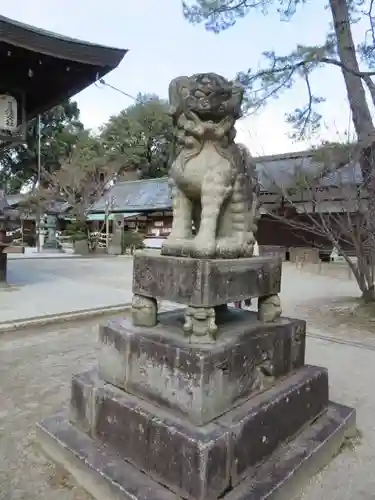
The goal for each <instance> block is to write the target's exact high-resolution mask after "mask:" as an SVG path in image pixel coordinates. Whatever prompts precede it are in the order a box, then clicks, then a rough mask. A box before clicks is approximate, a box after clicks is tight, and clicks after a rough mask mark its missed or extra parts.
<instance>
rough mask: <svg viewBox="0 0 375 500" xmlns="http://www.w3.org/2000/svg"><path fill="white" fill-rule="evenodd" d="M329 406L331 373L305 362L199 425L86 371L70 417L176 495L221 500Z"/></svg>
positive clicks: (75, 387) (77, 386) (75, 390)
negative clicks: (283, 377) (255, 393)
mask: <svg viewBox="0 0 375 500" xmlns="http://www.w3.org/2000/svg"><path fill="white" fill-rule="evenodd" d="M327 406H328V376H327V371H326V370H325V369H323V368H317V367H313V366H306V367H304V368H301V369H300V370H298V371H297V372H296V373H294V374H293V375H290V376H289V377H287V378H285V379H284V380H282V381H280V382H279V383H278V384H277V386H275V387H273V388H272V389H269V390H267V391H264V392H263V393H261V394H259V395H257V396H254V397H252V398H251V399H249V400H246V401H244V402H242V403H241V404H240V405H239V406H237V407H235V408H234V409H233V410H231V411H229V412H227V413H226V414H225V415H223V416H221V417H219V418H217V419H215V420H214V421H213V422H211V423H210V424H207V425H205V426H203V427H196V426H193V425H191V424H190V423H189V422H187V421H186V420H182V419H179V418H175V417H173V416H172V415H171V414H170V413H168V412H165V411H163V410H161V409H160V408H159V407H156V406H154V405H152V404H150V403H148V402H147V401H143V400H141V399H139V398H136V397H134V396H131V395H130V394H128V393H126V392H125V391H122V390H120V389H117V388H115V387H114V386H112V385H110V384H105V383H101V382H100V381H99V380H98V379H97V376H96V374H95V372H86V373H85V374H83V375H79V376H76V377H75V378H74V379H73V383H72V400H71V419H72V421H73V422H75V423H76V425H77V426H78V427H80V428H81V429H82V430H84V431H86V432H87V433H88V434H89V435H91V436H92V437H93V438H95V439H98V440H100V441H101V442H102V443H104V444H106V445H109V446H110V447H111V449H113V450H115V451H117V452H118V453H119V455H121V456H122V458H123V459H124V460H127V461H129V462H131V463H132V464H133V465H134V466H136V467H138V468H139V469H141V470H143V471H145V472H146V473H147V474H149V475H150V476H151V477H153V479H154V480H156V481H158V482H160V483H161V484H164V485H165V486H166V487H168V488H169V489H171V490H172V491H174V492H175V493H176V494H179V495H181V496H182V497H184V498H187V499H189V500H216V499H217V498H218V497H219V496H220V495H222V494H224V493H225V491H226V490H227V489H228V488H229V487H230V486H231V485H232V486H235V485H237V484H239V483H240V482H241V481H242V479H244V478H245V477H247V476H249V475H251V474H253V472H254V467H255V466H256V465H257V464H259V463H260V462H262V461H263V460H264V459H265V458H267V457H268V456H269V455H270V454H271V453H273V452H274V451H275V450H276V449H277V448H278V447H279V446H280V445H281V444H282V443H284V442H286V441H288V440H289V439H290V438H291V437H293V436H295V435H296V434H297V433H298V432H299V431H300V430H301V428H303V427H304V426H305V425H307V424H309V423H310V422H312V421H313V420H314V419H316V418H317V417H319V416H320V415H321V414H322V413H324V412H325V411H326V409H327Z"/></svg>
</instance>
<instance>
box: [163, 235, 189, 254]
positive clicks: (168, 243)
mask: <svg viewBox="0 0 375 500" xmlns="http://www.w3.org/2000/svg"><path fill="white" fill-rule="evenodd" d="M192 247H193V240H191V239H186V238H173V237H172V238H171V237H169V238H167V239H166V240H165V242H164V243H163V246H162V247H161V254H162V255H170V256H174V257H184V256H185V257H188V256H189V255H190V253H191V250H192Z"/></svg>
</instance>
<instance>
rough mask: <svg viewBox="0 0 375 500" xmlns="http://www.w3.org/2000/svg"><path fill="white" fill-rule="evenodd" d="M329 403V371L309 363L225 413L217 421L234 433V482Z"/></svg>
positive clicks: (232, 475) (322, 410)
mask: <svg viewBox="0 0 375 500" xmlns="http://www.w3.org/2000/svg"><path fill="white" fill-rule="evenodd" d="M327 406H328V373H327V371H326V370H325V369H323V368H315V367H311V366H306V367H305V368H303V369H301V370H298V371H297V372H296V373H295V374H294V375H292V376H290V377H288V378H287V379H285V380H284V381H283V382H280V383H278V384H277V385H276V386H274V387H272V388H271V389H269V390H268V391H266V392H263V393H262V394H259V395H257V396H255V397H253V398H251V399H249V400H248V401H247V402H246V403H244V404H243V405H241V406H239V407H238V408H236V409H234V410H232V411H230V412H228V413H226V414H225V415H223V416H222V417H220V418H219V419H217V420H216V421H215V423H217V424H219V425H222V426H223V427H224V428H226V427H227V428H230V429H231V433H232V453H233V455H232V462H231V464H232V471H231V472H232V474H231V478H232V485H233V486H235V485H237V484H238V483H239V482H240V481H241V480H242V479H244V478H245V477H246V476H248V475H251V473H252V472H254V471H252V469H253V468H254V466H255V465H257V464H258V463H259V462H261V461H262V460H263V459H264V458H265V457H268V456H269V455H271V453H272V452H273V451H274V450H276V449H277V448H278V446H279V445H280V444H281V443H282V442H284V441H285V439H287V438H289V437H291V436H294V435H295V434H296V432H298V430H300V429H301V428H302V427H303V426H304V425H306V424H308V423H310V422H311V421H312V420H313V419H315V418H316V417H317V416H318V415H321V414H322V413H323V412H324V411H325V410H326V408H327Z"/></svg>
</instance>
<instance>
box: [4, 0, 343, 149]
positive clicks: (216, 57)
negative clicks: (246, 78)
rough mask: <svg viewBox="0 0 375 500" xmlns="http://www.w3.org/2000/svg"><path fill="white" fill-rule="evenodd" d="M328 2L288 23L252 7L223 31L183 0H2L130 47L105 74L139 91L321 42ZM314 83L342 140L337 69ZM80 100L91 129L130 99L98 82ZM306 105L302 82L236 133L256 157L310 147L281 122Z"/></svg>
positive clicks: (16, 11) (329, 132) (28, 17)
mask: <svg viewBox="0 0 375 500" xmlns="http://www.w3.org/2000/svg"><path fill="white" fill-rule="evenodd" d="M324 4H325V1H324V0H314V1H310V2H307V5H305V6H303V7H302V8H301V9H299V11H298V12H297V14H296V15H295V17H294V19H293V21H292V22H289V23H286V22H282V21H280V18H279V16H278V15H277V13H275V12H270V13H269V14H268V15H267V16H263V15H262V14H261V13H255V12H253V13H251V15H248V16H247V17H245V18H244V19H241V20H239V21H238V23H237V24H236V25H235V26H234V27H233V28H231V29H229V30H227V31H225V32H223V33H221V34H219V35H215V34H213V33H209V32H206V31H205V29H204V27H203V26H192V25H190V24H189V23H188V22H187V21H186V20H185V19H184V18H183V16H182V10H181V2H180V0H105V1H104V2H103V1H99V0H86V1H83V0H81V1H79V0H64V2H61V1H57V0H33V1H32V2H30V0H17V1H15V2H3V4H2V6H1V14H2V15H4V16H7V17H10V18H13V19H16V20H18V21H20V22H25V23H28V24H32V25H34V26H37V27H40V28H44V29H47V30H50V31H55V32H57V33H61V34H64V35H67V36H71V37H75V38H80V39H83V40H87V41H90V42H94V43H98V44H104V45H109V46H114V47H119V48H126V49H129V52H128V53H127V55H126V56H125V57H124V59H123V61H122V63H121V64H120V66H119V67H118V68H117V69H116V70H114V71H113V72H112V73H110V74H108V75H107V76H106V77H105V80H106V81H107V82H108V83H109V84H111V85H114V86H115V87H117V88H119V89H121V90H123V91H124V92H127V93H128V94H130V95H133V96H135V95H137V94H138V93H139V92H141V93H154V94H158V95H159V96H161V97H166V96H167V91H168V84H169V82H170V80H172V79H173V78H175V77H176V76H180V75H187V76H189V75H190V74H193V73H198V72H209V71H213V72H216V73H219V74H222V75H223V76H225V77H227V78H233V77H234V76H235V75H236V73H237V72H238V71H241V70H247V69H248V68H249V67H252V68H256V67H257V66H258V64H259V62H260V60H261V54H262V52H263V51H265V50H275V51H276V52H277V53H278V54H287V53H288V52H289V51H291V50H293V48H294V47H295V46H296V44H304V45H316V44H318V43H322V42H324V39H325V34H326V32H327V29H328V27H329V22H330V13H329V11H327V10H326V9H324ZM312 83H313V88H314V91H315V93H316V95H319V96H324V97H326V98H327V102H326V103H325V104H324V105H323V106H322V108H321V110H322V112H323V116H324V123H325V127H324V130H323V132H322V134H323V135H321V136H320V138H319V139H322V138H325V139H331V140H337V139H341V140H345V137H346V135H345V132H349V133H351V132H352V126H351V124H350V113H349V108H348V104H347V101H346V97H345V88H344V85H343V80H342V75H341V72H340V70H339V69H336V68H327V69H322V70H319V71H318V72H316V74H315V75H314V76H313V78H312ZM76 100H77V101H78V104H79V107H80V110H81V119H82V121H83V123H84V124H85V126H86V127H87V128H92V129H96V128H97V127H99V126H100V125H101V124H103V123H104V122H105V121H106V120H107V119H108V118H109V117H110V116H111V115H113V114H117V113H119V112H120V111H121V109H124V108H126V107H127V106H129V105H131V104H132V103H133V102H132V100H131V99H130V98H127V97H125V96H123V95H122V94H120V93H118V92H116V91H114V90H112V89H110V88H108V87H107V88H106V87H104V88H99V87H97V86H95V85H92V86H90V87H89V88H88V89H86V90H84V91H83V92H81V93H80V94H78V95H77V96H76ZM305 103H306V89H305V87H304V85H303V84H302V82H301V84H298V85H297V86H296V87H295V88H294V89H293V90H292V91H287V92H285V93H284V95H283V96H282V97H281V98H280V99H278V100H271V101H270V102H269V104H268V105H267V107H266V108H265V109H264V110H262V111H261V112H260V113H258V114H257V115H255V116H249V117H246V118H242V119H241V120H240V121H239V122H238V125H237V131H238V134H237V139H238V140H239V141H241V142H243V143H245V144H246V145H247V146H248V147H249V148H250V151H251V153H252V154H253V155H254V156H258V155H264V154H279V153H287V152H290V151H298V150H302V149H304V148H306V147H309V146H310V145H311V142H306V141H305V142H297V143H295V142H293V141H292V140H291V139H289V137H288V133H289V132H290V129H289V128H288V126H287V125H286V124H285V120H284V116H285V113H287V112H290V111H292V110H293V109H294V108H296V107H302V106H303V105H304V104H305Z"/></svg>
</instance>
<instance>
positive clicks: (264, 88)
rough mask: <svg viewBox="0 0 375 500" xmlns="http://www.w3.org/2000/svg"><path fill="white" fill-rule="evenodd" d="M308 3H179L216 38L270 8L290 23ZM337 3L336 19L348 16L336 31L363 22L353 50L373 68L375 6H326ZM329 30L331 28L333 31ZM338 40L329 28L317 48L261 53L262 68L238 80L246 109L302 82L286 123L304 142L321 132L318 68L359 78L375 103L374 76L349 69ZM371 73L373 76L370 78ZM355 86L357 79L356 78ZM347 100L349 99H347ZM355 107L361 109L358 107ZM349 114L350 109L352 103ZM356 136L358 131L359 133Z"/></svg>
mask: <svg viewBox="0 0 375 500" xmlns="http://www.w3.org/2000/svg"><path fill="white" fill-rule="evenodd" d="M305 3H306V0H185V1H183V2H182V6H183V14H184V16H185V18H186V19H187V20H188V21H189V22H190V23H192V24H200V23H203V24H204V26H205V28H206V29H207V30H208V31H213V32H214V33H220V32H221V31H223V30H226V29H228V28H230V27H232V26H233V25H234V24H235V23H236V22H237V21H238V20H240V19H242V18H244V17H246V16H249V15H250V14H251V12H252V11H254V10H258V11H261V12H262V13H263V14H265V15H266V14H267V13H268V12H269V11H270V10H271V9H273V10H276V11H277V12H278V13H279V15H280V18H281V20H290V19H291V18H292V16H293V14H294V13H295V12H296V9H297V8H299V7H301V6H302V5H303V4H305ZM333 3H335V4H337V5H336V9H337V10H339V9H341V12H340V14H342V13H343V12H345V11H346V10H347V11H348V19H349V25H345V26H344V25H343V23H341V25H340V29H345V30H348V31H349V32H350V25H351V24H353V23H355V22H357V21H358V20H364V18H367V20H368V23H369V29H368V30H367V32H366V34H365V40H364V41H363V43H362V44H360V45H359V47H358V48H357V55H359V56H361V57H362V59H363V60H364V61H365V63H366V65H369V66H370V68H371V67H374V68H375V13H373V12H372V11H373V8H374V6H375V2H368V1H366V0H339V1H336V2H332V1H331V2H330V4H329V6H330V7H331V9H333ZM331 28H332V27H331ZM337 48H338V39H337V36H336V34H335V33H332V32H331V31H330V28H329V27H328V26H327V37H326V41H325V43H324V44H322V45H319V46H312V47H308V46H303V45H297V46H296V48H295V49H294V50H293V51H292V52H291V53H290V54H285V55H279V54H276V53H275V52H274V51H266V52H264V53H263V60H264V64H262V67H261V68H257V69H253V68H250V69H248V70H246V71H242V72H240V73H238V75H237V79H238V81H239V82H240V83H241V84H242V85H243V86H244V87H245V90H246V94H245V97H246V99H245V101H246V102H245V110H246V111H256V110H258V109H259V108H261V107H262V106H264V105H265V104H266V103H267V101H268V99H269V98H276V99H277V98H278V97H279V96H280V95H281V94H282V93H283V92H284V91H285V90H289V89H291V88H293V86H294V85H295V83H296V82H297V80H299V79H303V80H304V81H305V84H306V101H305V103H304V104H303V105H301V106H299V107H297V108H296V109H295V110H294V111H292V112H290V113H288V114H287V115H286V119H287V122H288V123H290V124H291V125H292V128H293V130H294V132H293V134H292V136H293V137H294V138H297V139H298V138H303V137H304V136H308V135H310V134H312V133H315V132H317V131H318V130H319V128H320V125H321V118H322V116H321V114H320V112H319V104H321V103H322V102H323V101H324V98H323V97H322V96H317V95H315V94H314V92H313V89H312V87H311V83H310V77H311V74H312V72H313V71H315V70H316V69H318V68H320V67H322V65H327V64H328V65H332V66H336V67H339V68H341V69H345V70H349V71H352V72H353V74H356V75H357V76H359V77H360V78H362V79H363V81H364V83H365V84H366V85H367V86H368V88H369V90H370V92H371V87H372V92H373V95H372V99H373V100H374V103H375V86H374V84H373V83H372V81H371V78H369V77H371V76H372V75H371V74H369V73H368V72H367V71H357V70H356V68H354V67H353V65H352V66H351V68H348V66H347V65H346V64H345V61H343V60H341V59H340V57H339V52H340V51H338V50H337ZM373 74H375V73H373ZM359 84H361V80H360V79H359ZM348 92H349V91H348ZM348 97H349V101H350V98H351V96H350V95H349V96H348ZM357 105H358V106H359V105H360V104H358V103H357ZM351 107H352V109H353V105H352V104H351ZM357 132H358V130H357Z"/></svg>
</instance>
